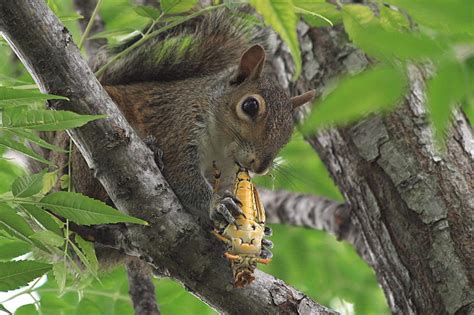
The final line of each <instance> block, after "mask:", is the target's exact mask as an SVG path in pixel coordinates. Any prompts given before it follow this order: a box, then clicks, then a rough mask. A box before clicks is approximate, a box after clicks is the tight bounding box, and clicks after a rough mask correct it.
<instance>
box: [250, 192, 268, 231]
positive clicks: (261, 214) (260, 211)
mask: <svg viewBox="0 0 474 315" xmlns="http://www.w3.org/2000/svg"><path fill="white" fill-rule="evenodd" d="M252 190H253V196H254V199H255V207H256V210H257V211H256V212H257V213H256V216H257V217H256V221H257V222H259V223H262V224H265V220H266V217H265V209H264V208H263V203H262V201H261V200H260V196H259V195H258V191H257V188H256V187H255V185H252Z"/></svg>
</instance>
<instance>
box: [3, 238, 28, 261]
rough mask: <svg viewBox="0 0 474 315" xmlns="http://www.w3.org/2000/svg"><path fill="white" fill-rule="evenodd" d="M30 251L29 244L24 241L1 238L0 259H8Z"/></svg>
mask: <svg viewBox="0 0 474 315" xmlns="http://www.w3.org/2000/svg"><path fill="white" fill-rule="evenodd" d="M30 251H31V245H29V244H27V243H25V242H21V241H16V240H6V239H2V241H1V242H0V261H8V260H11V259H12V258H16V257H18V256H21V255H24V254H26V253H28V252H30Z"/></svg>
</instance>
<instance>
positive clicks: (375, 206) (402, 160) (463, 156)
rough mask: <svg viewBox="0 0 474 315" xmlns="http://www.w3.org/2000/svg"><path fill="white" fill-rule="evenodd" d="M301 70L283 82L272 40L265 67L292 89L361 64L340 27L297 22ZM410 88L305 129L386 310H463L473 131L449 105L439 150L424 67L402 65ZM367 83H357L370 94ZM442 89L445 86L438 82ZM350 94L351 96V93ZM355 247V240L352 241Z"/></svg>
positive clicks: (472, 277)
mask: <svg viewBox="0 0 474 315" xmlns="http://www.w3.org/2000/svg"><path fill="white" fill-rule="evenodd" d="M299 33H300V35H301V47H302V50H303V53H304V59H303V60H304V64H303V69H304V70H303V76H302V78H300V80H299V81H297V82H296V83H290V82H289V80H288V79H289V76H288V75H287V73H289V71H288V70H291V69H292V68H293V65H292V63H291V58H290V56H289V54H288V52H287V51H286V50H285V49H282V47H281V46H280V47H279V48H278V49H277V51H276V52H275V57H276V58H275V59H274V65H275V66H276V68H277V69H278V70H279V73H280V76H279V77H280V79H281V80H282V81H283V83H285V84H288V86H289V87H290V89H291V90H292V92H293V94H296V93H297V92H301V91H303V90H305V89H307V88H311V87H317V88H318V90H319V91H323V90H324V88H325V87H326V86H327V85H328V82H330V81H331V80H332V79H333V78H334V77H336V76H338V75H340V74H343V73H346V72H355V71H359V70H360V69H361V68H363V67H365V66H366V65H367V64H368V62H367V59H366V58H365V56H364V55H363V54H362V53H361V52H360V51H358V50H357V49H355V48H354V47H352V46H351V45H350V44H349V43H348V41H347V38H346V36H345V34H344V32H343V29H342V28H341V27H338V28H335V29H334V28H333V29H309V28H308V27H307V26H306V25H304V24H301V25H300V27H299ZM409 76H410V91H409V93H408V95H406V97H405V98H404V100H403V101H402V102H401V104H400V107H399V108H398V109H397V110H396V111H395V112H393V113H391V114H390V115H387V116H380V115H372V116H370V117H369V118H367V119H365V120H363V121H361V122H359V123H357V124H354V125H352V126H347V127H344V128H338V129H329V130H325V131H321V132H318V133H317V134H315V135H310V136H308V137H307V140H308V141H309V142H310V144H311V145H312V146H313V148H314V149H315V150H316V151H317V152H318V154H319V155H320V157H321V158H322V160H323V161H324V163H325V165H326V167H327V168H328V170H329V171H330V173H331V175H332V177H333V178H334V180H335V181H336V183H337V184H338V186H339V188H340V190H341V192H342V193H343V194H344V196H345V197H346V200H347V202H348V204H349V206H350V207H351V209H352V213H351V215H350V220H352V221H354V222H353V224H355V226H360V233H361V234H362V238H363V239H364V240H365V243H366V244H365V246H363V247H364V248H366V249H367V250H368V257H367V255H364V256H366V257H363V258H365V259H366V260H367V262H368V263H369V264H370V265H371V266H372V267H373V268H374V270H375V272H376V274H377V278H378V281H379V283H380V284H381V286H382V288H383V290H384V292H385V295H386V297H387V300H388V303H389V305H390V308H391V310H392V312H393V313H395V314H446V313H448V314H468V313H469V314H472V312H473V310H474V289H473V283H474V235H473V234H474V225H473V222H474V169H473V165H474V164H473V156H474V139H473V133H472V129H471V127H470V126H469V124H468V122H467V121H466V118H465V116H464V115H463V114H462V113H460V112H458V111H456V112H455V113H454V124H453V127H452V128H451V130H450V132H449V133H448V134H447V136H446V148H445V150H444V152H439V151H438V150H437V149H436V146H435V145H434V139H433V134H432V131H431V129H430V126H429V124H428V122H427V112H426V109H425V108H426V107H425V96H424V82H425V79H426V73H425V72H424V70H423V69H422V68H420V67H417V66H412V67H410V69H409ZM371 88H376V87H368V88H367V91H368V92H370V89H371ZM447 88H448V87H447ZM354 97H357V95H354ZM358 250H359V251H360V250H361V248H358Z"/></svg>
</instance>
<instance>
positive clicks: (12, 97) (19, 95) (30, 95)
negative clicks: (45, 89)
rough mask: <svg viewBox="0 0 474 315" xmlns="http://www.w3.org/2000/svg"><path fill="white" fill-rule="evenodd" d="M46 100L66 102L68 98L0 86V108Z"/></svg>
mask: <svg viewBox="0 0 474 315" xmlns="http://www.w3.org/2000/svg"><path fill="white" fill-rule="evenodd" d="M46 100H68V98H67V97H64V96H58V95H51V94H43V93H41V92H40V91H38V90H18V89H11V88H7V87H1V86H0V108H1V107H5V106H9V105H28V104H30V103H31V102H33V101H46Z"/></svg>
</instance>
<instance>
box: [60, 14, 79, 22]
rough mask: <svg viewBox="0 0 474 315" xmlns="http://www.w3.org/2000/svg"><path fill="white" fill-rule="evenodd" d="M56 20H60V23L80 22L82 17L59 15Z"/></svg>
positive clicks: (77, 15)
mask: <svg viewBox="0 0 474 315" xmlns="http://www.w3.org/2000/svg"><path fill="white" fill-rule="evenodd" d="M58 18H59V19H60V20H61V22H68V21H76V20H82V19H83V18H84V17H83V16H82V15H80V14H79V13H72V14H65V15H59V16H58Z"/></svg>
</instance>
